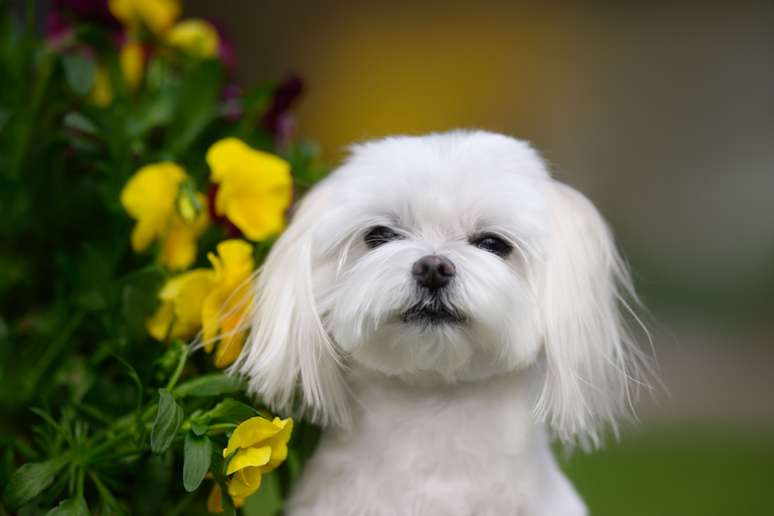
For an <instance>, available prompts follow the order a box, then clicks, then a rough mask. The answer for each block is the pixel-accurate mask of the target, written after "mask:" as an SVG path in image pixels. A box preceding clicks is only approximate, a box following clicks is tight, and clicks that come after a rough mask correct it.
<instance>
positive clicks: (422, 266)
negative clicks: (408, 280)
mask: <svg viewBox="0 0 774 516" xmlns="http://www.w3.org/2000/svg"><path fill="white" fill-rule="evenodd" d="M455 272H456V270H455V268H454V264H453V263H452V262H451V261H450V260H449V259H448V258H446V257H443V256H438V255H435V254H430V255H427V256H424V257H422V258H420V259H419V260H417V261H416V262H414V265H413V266H412V267H411V274H413V275H414V279H415V280H417V283H419V284H420V285H422V286H423V287H425V288H429V289H433V290H435V289H439V288H441V287H445V286H446V285H447V284H448V283H449V280H451V279H452V277H454V274H455Z"/></svg>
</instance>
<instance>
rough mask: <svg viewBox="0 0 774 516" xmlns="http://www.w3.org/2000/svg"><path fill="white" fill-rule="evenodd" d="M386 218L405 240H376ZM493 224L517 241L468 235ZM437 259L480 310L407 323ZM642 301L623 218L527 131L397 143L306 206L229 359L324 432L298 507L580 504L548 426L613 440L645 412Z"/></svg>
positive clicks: (492, 509)
mask: <svg viewBox="0 0 774 516" xmlns="http://www.w3.org/2000/svg"><path fill="white" fill-rule="evenodd" d="M377 225H383V226H389V227H391V228H393V229H394V230H395V231H397V232H398V233H399V234H400V235H401V236H402V238H400V239H397V240H395V241H392V242H389V243H387V244H385V245H382V246H380V247H377V248H376V249H368V248H367V247H366V245H365V244H364V242H363V236H364V234H365V233H366V232H367V231H368V229H369V228H371V227H373V226H377ZM484 232H488V233H495V234H497V235H500V236H501V237H502V238H503V239H505V240H506V241H509V242H510V243H511V244H512V245H513V246H514V249H515V250H514V252H513V253H512V254H511V255H510V256H508V257H506V258H501V257H499V256H495V255H493V254H491V253H488V252H486V251H484V250H482V249H479V248H477V247H475V246H473V245H471V244H470V239H471V237H472V236H474V235H476V234H481V233H484ZM428 254H439V255H443V256H445V257H447V258H448V259H450V260H451V261H452V262H453V263H454V264H455V266H456V269H457V274H456V276H455V277H454V279H453V281H452V283H451V284H450V285H449V286H448V287H446V289H445V290H444V292H443V296H444V300H445V302H448V303H449V304H450V305H453V306H454V307H455V308H456V309H458V310H459V311H460V312H461V313H463V314H464V315H465V322H464V323H462V324H440V325H436V326H426V325H417V324H415V323H411V322H406V321H404V320H402V319H401V317H400V314H401V313H402V312H405V311H406V310H407V309H408V308H409V307H411V306H412V305H414V304H415V303H416V302H417V301H418V299H417V296H419V295H420V294H419V293H418V292H419V291H418V289H417V287H416V285H415V284H414V279H413V278H412V275H411V272H410V271H411V266H412V264H413V263H414V262H415V261H416V260H417V259H419V258H421V257H422V256H425V255H428ZM627 300H628V301H627ZM627 302H629V303H631V304H632V305H635V304H636V298H635V297H634V292H633V289H632V285H631V280H630V277H629V273H628V270H627V268H626V266H625V264H624V262H623V261H622V260H621V258H620V257H619V255H618V253H617V251H616V249H615V246H614V243H613V239H612V237H611V234H610V231H609V229H608V227H607V225H606V224H605V223H604V221H603V219H602V218H601V216H600V215H599V213H598V212H597V210H596V209H595V208H594V207H593V206H592V204H591V203H590V202H589V201H588V200H587V199H586V198H585V197H583V196H582V195H581V194H580V193H578V192H577V191H575V190H573V189H572V188H570V187H568V186H566V185H564V184H562V183H559V182H558V181H556V180H554V179H553V178H551V177H550V175H549V174H548V171H547V169H546V166H545V165H544V163H543V161H542V160H541V158H540V157H539V156H538V154H537V153H536V152H535V151H534V150H533V149H532V148H531V147H529V145H527V144H526V143H524V142H521V141H518V140H514V139H512V138H509V137H506V136H502V135H497V134H492V133H486V132H481V131H457V132H452V133H445V134H434V135H429V136H424V137H395V138H388V139H384V140H380V141H375V142H370V143H366V144H363V145H358V146H356V147H354V148H353V151H352V155H351V157H350V158H349V160H348V161H347V162H346V163H345V164H344V165H343V166H342V167H340V168H339V169H338V170H336V171H335V172H334V173H333V174H331V176H330V177H329V178H327V179H326V180H325V181H323V182H322V183H321V184H320V185H318V186H317V187H316V188H315V189H314V190H313V191H312V192H310V193H309V194H308V195H307V197H306V198H305V199H304V200H303V202H302V203H301V204H300V206H299V207H298V209H297V211H296V213H295V214H294V216H293V219H292V222H291V224H290V225H289V227H288V229H287V230H286V231H285V233H284V234H283V235H282V236H281V238H280V239H279V240H278V242H277V243H276V245H275V246H274V248H273V249H272V251H271V253H270V254H269V256H268V258H267V260H266V263H265V265H264V267H263V269H262V271H261V273H260V274H259V276H258V278H257V280H256V283H255V302H254V306H253V309H252V311H251V315H250V322H251V325H252V328H251V331H250V335H249V337H248V341H247V344H246V347H245V349H244V351H243V353H242V355H241V356H240V358H239V359H238V361H237V362H236V364H235V365H234V366H233V368H232V371H234V372H236V373H238V374H242V375H245V376H246V377H248V379H249V388H250V390H251V391H252V392H254V393H256V394H257V395H258V396H259V397H260V399H262V400H263V401H265V402H266V403H268V404H269V405H271V406H272V407H273V408H274V409H275V410H276V411H278V412H280V413H282V414H287V413H293V414H295V415H297V416H299V417H308V418H310V419H311V420H313V421H315V422H317V423H320V424H322V425H323V426H324V427H325V435H324V437H323V441H322V443H321V445H320V448H319V450H318V452H317V454H316V456H315V457H314V458H313V459H312V461H311V463H310V465H309V467H308V469H307V471H306V472H305V473H304V476H303V478H302V481H301V484H300V486H299V487H298V488H297V489H296V491H295V492H294V494H293V496H292V498H291V501H290V504H289V508H288V510H289V511H290V513H291V514H310V515H311V514H314V515H327V514H331V515H333V514H335V515H345V514H352V515H360V514H368V515H382V514H384V515H392V514H401V515H403V514H428V515H435V514H439V515H440V514H443V515H447V514H449V515H454V514H459V515H470V514H519V515H524V516H538V515H545V516H549V515H550V516H562V515H565V514H566V515H568V516H574V515H580V514H584V513H585V509H584V507H583V504H582V502H581V501H580V499H579V497H578V496H577V494H576V493H575V491H574V490H573V489H572V487H571V486H570V485H569V483H568V482H567V481H566V479H565V478H564V477H563V476H562V474H561V472H560V471H559V469H558V467H557V466H556V464H555V462H554V459H553V457H552V456H551V453H550V449H549V440H550V437H551V436H554V437H556V438H558V439H560V440H561V441H562V442H564V443H567V444H571V443H575V442H580V443H582V444H588V445H591V446H596V445H599V444H600V442H601V439H602V433H603V431H604V430H605V428H609V429H612V430H613V431H615V430H616V429H617V426H616V421H617V419H618V418H619V417H620V416H624V415H626V414H628V413H629V412H630V408H631V403H632V401H631V400H632V394H633V391H634V388H633V387H636V385H638V384H639V383H640V381H641V380H639V378H640V377H641V373H642V371H641V365H642V364H644V363H645V360H644V358H643V355H642V354H641V353H640V352H639V351H638V350H637V348H636V346H635V344H634V339H633V338H632V337H631V335H630V333H629V331H628V330H627V327H626V322H625V321H626V319H627V317H626V316H625V314H622V313H621V312H622V310H623V311H626V310H627V309H628V307H629V304H627ZM635 317H636V316H635Z"/></svg>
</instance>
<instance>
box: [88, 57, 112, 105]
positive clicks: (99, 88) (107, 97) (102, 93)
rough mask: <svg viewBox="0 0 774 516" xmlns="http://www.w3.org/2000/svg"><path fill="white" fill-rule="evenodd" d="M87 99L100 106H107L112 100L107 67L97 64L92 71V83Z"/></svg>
mask: <svg viewBox="0 0 774 516" xmlns="http://www.w3.org/2000/svg"><path fill="white" fill-rule="evenodd" d="M89 100H90V101H91V102H92V103H93V104H95V105H97V106H100V107H105V106H109V105H110V103H111V102H113V87H112V86H111V85H110V74H108V71H107V68H105V67H104V66H102V65H97V68H96V70H95V71H94V85H93V86H92V87H91V92H89Z"/></svg>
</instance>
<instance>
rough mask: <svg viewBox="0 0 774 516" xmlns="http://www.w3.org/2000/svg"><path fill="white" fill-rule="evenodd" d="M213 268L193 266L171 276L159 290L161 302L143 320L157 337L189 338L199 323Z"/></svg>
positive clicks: (198, 326)
mask: <svg viewBox="0 0 774 516" xmlns="http://www.w3.org/2000/svg"><path fill="white" fill-rule="evenodd" d="M212 280H213V272H212V271H211V270H208V269H193V270H191V271H188V272H184V273H183V274H180V275H178V276H175V277H174V278H171V279H170V280H169V281H167V283H166V284H165V285H164V288H162V289H161V292H159V299H160V300H161V306H160V307H159V308H158V310H157V311H156V313H155V314H154V315H153V316H152V317H151V318H150V319H148V321H147V322H146V328H147V330H148V333H149V334H150V335H151V336H152V337H153V338H154V339H156V340H158V341H160V342H161V341H164V340H165V339H167V338H169V339H189V338H191V337H193V336H194V335H196V333H197V332H198V331H199V329H200V328H201V325H202V303H203V300H204V298H205V296H206V295H207V293H208V292H209V291H210V289H211V288H212Z"/></svg>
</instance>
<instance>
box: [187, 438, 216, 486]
mask: <svg viewBox="0 0 774 516" xmlns="http://www.w3.org/2000/svg"><path fill="white" fill-rule="evenodd" d="M211 457H212V442H211V441H210V439H209V438H208V437H207V436H206V435H204V436H197V435H194V434H193V433H190V432H189V433H187V434H186V435H185V447H184V453H183V487H184V488H185V490H186V491H188V492H189V493H190V492H193V491H196V489H198V488H199V485H200V484H201V483H202V480H204V476H205V475H206V474H207V471H208V470H209V469H210V459H211Z"/></svg>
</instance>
